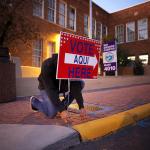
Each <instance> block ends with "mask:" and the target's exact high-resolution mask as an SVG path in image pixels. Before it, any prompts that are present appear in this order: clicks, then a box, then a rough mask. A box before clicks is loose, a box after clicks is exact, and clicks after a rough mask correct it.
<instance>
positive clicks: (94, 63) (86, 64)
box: [57, 32, 101, 79]
mask: <svg viewBox="0 0 150 150" xmlns="http://www.w3.org/2000/svg"><path fill="white" fill-rule="evenodd" d="M100 47H101V45H100V41H97V40H93V39H88V38H85V37H82V36H77V35H74V34H70V33H66V32H61V33H60V50H59V56H58V64H57V78H58V79H74V78H82V79H95V78H97V76H98V63H99V52H100Z"/></svg>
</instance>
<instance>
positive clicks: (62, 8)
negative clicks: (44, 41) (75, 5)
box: [59, 2, 66, 27]
mask: <svg viewBox="0 0 150 150" xmlns="http://www.w3.org/2000/svg"><path fill="white" fill-rule="evenodd" d="M59 24H60V25H61V26H63V27H66V4H65V3H64V2H60V3H59Z"/></svg>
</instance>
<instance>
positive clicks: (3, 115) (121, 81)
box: [0, 76, 150, 126]
mask: <svg viewBox="0 0 150 150" xmlns="http://www.w3.org/2000/svg"><path fill="white" fill-rule="evenodd" d="M85 83H86V86H85V89H84V90H83V97H84V102H85V105H87V106H89V105H91V104H92V105H94V106H96V107H99V108H100V110H99V111H96V112H94V111H92V112H91V111H89V110H87V112H88V115H87V118H86V119H85V120H81V119H80V117H79V113H78V111H76V110H72V109H71V110H72V111H71V112H69V113H70V116H71V121H70V123H69V124H65V123H64V122H63V121H62V120H61V119H60V116H56V117H55V118H54V119H50V118H48V117H46V116H45V115H44V114H43V113H41V112H33V111H32V110H31V108H30V102H29V97H26V98H18V99H17V100H16V101H14V102H9V103H1V104H0V124H33V125H63V126H72V125H76V124H80V123H83V122H87V121H90V120H94V119H97V118H102V117H105V116H109V115H112V114H115V113H119V112H122V111H125V110H128V109H131V108H134V107H136V106H139V105H143V104H146V103H150V77H149V76H137V77H132V76H131V77H130V76H127V77H100V78H99V79H98V80H86V81H85Z"/></svg>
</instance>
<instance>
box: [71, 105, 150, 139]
mask: <svg viewBox="0 0 150 150" xmlns="http://www.w3.org/2000/svg"><path fill="white" fill-rule="evenodd" d="M148 116H150V103H148V104H145V105H142V106H138V107H135V108H133V109H130V110H127V111H124V112H121V113H118V114H115V115H112V116H109V117H105V118H102V119H97V120H93V121H89V122H86V123H83V124H79V125H75V126H73V127H72V128H73V129H75V130H76V131H78V132H79V134H80V136H81V138H82V140H83V141H86V140H92V139H95V138H98V137H102V136H104V135H107V134H109V133H111V132H114V131H116V130H118V129H120V128H123V127H125V126H128V125H131V124H134V123H136V122H137V121H139V120H141V119H144V118H146V117H148Z"/></svg>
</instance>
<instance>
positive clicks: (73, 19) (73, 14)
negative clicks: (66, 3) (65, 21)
mask: <svg viewBox="0 0 150 150" xmlns="http://www.w3.org/2000/svg"><path fill="white" fill-rule="evenodd" d="M69 28H70V29H72V30H76V11H75V9H74V8H72V7H70V8H69Z"/></svg>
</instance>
